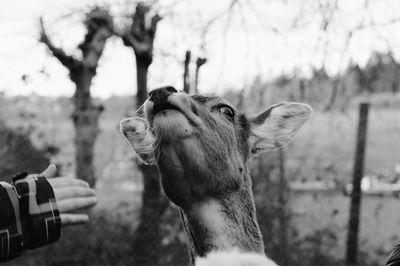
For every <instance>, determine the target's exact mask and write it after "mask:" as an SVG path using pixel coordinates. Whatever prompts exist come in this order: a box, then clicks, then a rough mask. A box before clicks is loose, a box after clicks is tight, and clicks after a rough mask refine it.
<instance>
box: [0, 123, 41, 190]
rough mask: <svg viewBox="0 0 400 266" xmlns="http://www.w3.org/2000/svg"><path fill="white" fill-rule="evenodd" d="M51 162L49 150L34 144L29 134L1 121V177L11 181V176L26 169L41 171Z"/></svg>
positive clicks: (27, 170) (30, 171) (35, 171)
mask: <svg viewBox="0 0 400 266" xmlns="http://www.w3.org/2000/svg"><path fill="white" fill-rule="evenodd" d="M48 164H49V158H48V152H47V151H45V150H39V149H37V148H36V147H35V146H33V144H32V142H31V141H30V139H29V135H28V134H27V133H24V132H23V131H17V130H13V129H10V128H8V127H7V126H6V125H5V124H4V123H3V122H1V121H0V177H1V179H2V180H4V181H8V182H10V181H11V178H10V177H11V176H12V175H14V174H16V173H19V172H22V171H25V172H28V173H40V172H41V171H43V170H44V169H46V167H47V166H48Z"/></svg>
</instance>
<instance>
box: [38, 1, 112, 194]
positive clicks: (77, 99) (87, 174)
mask: <svg viewBox="0 0 400 266" xmlns="http://www.w3.org/2000/svg"><path fill="white" fill-rule="evenodd" d="M84 24H85V27H86V29H87V33H86V35H85V38H84V40H83V42H82V43H81V44H80V45H79V46H78V48H79V49H80V50H81V52H82V59H77V58H75V57H73V56H71V55H68V54H67V53H65V52H64V50H63V49H62V48H59V47H56V46H55V45H54V44H53V42H52V41H51V39H50V37H49V36H48V34H47V32H46V30H45V27H44V24H43V20H42V19H40V26H41V34H40V42H42V43H44V44H45V45H46V46H47V48H48V49H49V50H50V52H51V53H52V54H53V56H54V57H55V58H57V59H58V61H60V63H61V64H63V65H64V66H65V67H66V68H67V69H68V71H69V76H70V78H71V80H72V82H74V83H75V86H76V89H75V94H74V96H73V103H74V108H75V109H74V111H73V113H72V120H73V123H74V126H75V147H76V151H75V160H76V175H77V177H80V178H82V179H85V180H86V181H87V182H88V183H89V184H90V186H92V187H93V186H94V185H95V182H96V176H95V169H94V166H93V157H94V156H93V148H94V145H95V142H96V138H97V135H98V133H99V128H98V120H99V115H100V113H101V112H102V110H103V107H102V106H100V105H97V104H95V103H94V102H93V98H92V96H91V91H90V87H91V84H92V80H93V77H94V76H95V75H96V69H97V66H98V63H99V60H100V57H101V55H102V53H103V50H104V46H105V44H106V41H107V39H108V38H109V37H111V36H112V34H113V31H114V30H113V27H114V25H113V19H112V17H111V16H110V14H109V12H108V11H107V10H105V9H101V8H99V7H96V8H94V9H92V10H91V11H90V12H89V13H88V14H87V15H86V19H85V21H84Z"/></svg>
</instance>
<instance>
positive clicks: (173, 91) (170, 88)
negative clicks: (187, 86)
mask: <svg viewBox="0 0 400 266" xmlns="http://www.w3.org/2000/svg"><path fill="white" fill-rule="evenodd" d="M165 89H166V90H167V91H168V92H172V93H175V92H178V91H177V90H176V89H175V88H174V87H171V86H168V87H166V88H165Z"/></svg>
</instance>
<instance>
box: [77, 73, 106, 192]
mask: <svg viewBox="0 0 400 266" xmlns="http://www.w3.org/2000/svg"><path fill="white" fill-rule="evenodd" d="M92 78H93V75H92V73H91V72H90V71H89V70H87V69H81V70H80V71H79V75H78V76H77V77H76V79H75V83H76V91H75V95H74V98H73V101H74V106H75V110H74V112H73V114H72V120H73V123H74V127H75V163H76V170H75V172H76V176H77V177H78V178H81V179H83V180H86V181H87V182H88V183H89V185H90V187H94V186H95V184H96V175H95V169H94V164H93V158H94V145H95V143H96V139H97V136H98V133H99V126H98V122H99V115H100V112H101V108H99V107H96V106H94V105H93V102H92V98H91V95H90V85H91V83H92Z"/></svg>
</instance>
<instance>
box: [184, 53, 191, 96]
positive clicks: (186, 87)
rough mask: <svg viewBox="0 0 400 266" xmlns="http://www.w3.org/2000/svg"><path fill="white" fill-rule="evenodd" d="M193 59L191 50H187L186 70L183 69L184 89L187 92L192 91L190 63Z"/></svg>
mask: <svg viewBox="0 0 400 266" xmlns="http://www.w3.org/2000/svg"><path fill="white" fill-rule="evenodd" d="M190 60H191V52H190V51H186V54H185V62H184V63H183V66H184V71H183V91H184V92H186V93H189V92H190V74H189V65H190Z"/></svg>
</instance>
